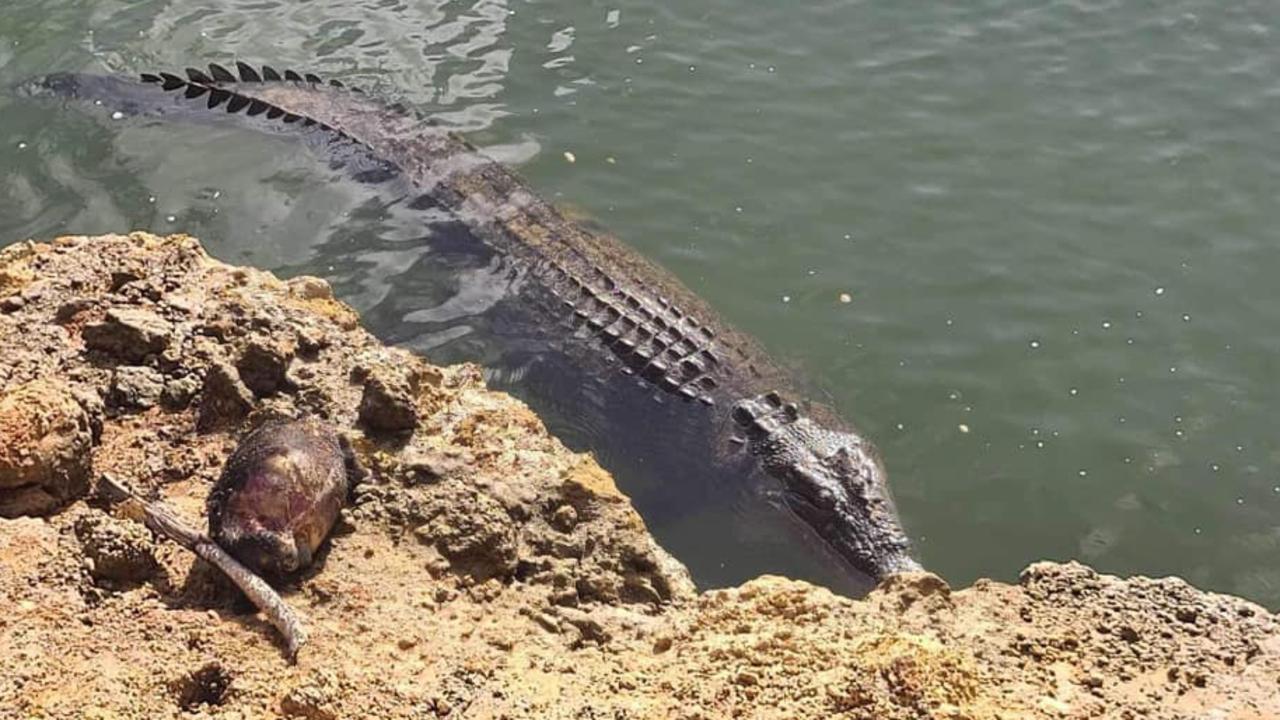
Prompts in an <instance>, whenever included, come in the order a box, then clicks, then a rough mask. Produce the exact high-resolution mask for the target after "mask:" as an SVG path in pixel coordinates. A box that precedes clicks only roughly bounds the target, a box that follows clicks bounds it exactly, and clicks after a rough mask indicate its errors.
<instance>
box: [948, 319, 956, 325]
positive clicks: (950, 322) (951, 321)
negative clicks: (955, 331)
mask: <svg viewBox="0 0 1280 720" xmlns="http://www.w3.org/2000/svg"><path fill="white" fill-rule="evenodd" d="M954 324H955V321H954V320H952V319H951V318H947V327H951V326H952V325H954Z"/></svg>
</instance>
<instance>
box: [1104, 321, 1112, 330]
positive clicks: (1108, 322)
mask: <svg viewBox="0 0 1280 720" xmlns="http://www.w3.org/2000/svg"><path fill="white" fill-rule="evenodd" d="M1102 329H1103V330H1110V329H1111V321H1110V320H1103V321H1102Z"/></svg>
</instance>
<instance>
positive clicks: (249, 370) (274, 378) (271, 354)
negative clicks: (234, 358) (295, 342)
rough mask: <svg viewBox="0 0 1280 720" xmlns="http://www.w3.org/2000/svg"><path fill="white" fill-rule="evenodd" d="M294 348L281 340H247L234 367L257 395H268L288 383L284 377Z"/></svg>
mask: <svg viewBox="0 0 1280 720" xmlns="http://www.w3.org/2000/svg"><path fill="white" fill-rule="evenodd" d="M293 355H294V349H293V348H292V347H290V346H289V345H288V344H286V343H283V342H272V341H269V340H264V339H254V340H252V341H250V342H249V345H248V346H247V347H246V348H245V350H244V353H243V354H241V356H240V361H239V362H238V363H236V369H237V370H238V371H239V373H240V379H241V380H242V381H243V382H244V384H245V385H246V386H247V387H248V388H249V389H250V390H252V391H253V393H254V394H255V395H257V396H258V397H268V396H270V395H274V394H275V393H276V392H278V391H280V390H281V389H283V388H285V387H286V386H287V385H288V382H287V381H286V379H285V377H286V375H287V374H288V372H289V363H290V361H292V360H293Z"/></svg>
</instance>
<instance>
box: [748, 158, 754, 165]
mask: <svg viewBox="0 0 1280 720" xmlns="http://www.w3.org/2000/svg"><path fill="white" fill-rule="evenodd" d="M753 162H755V161H754V160H752V159H751V158H747V164H748V165H750V164H751V163H753Z"/></svg>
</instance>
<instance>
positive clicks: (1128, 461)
mask: <svg viewBox="0 0 1280 720" xmlns="http://www.w3.org/2000/svg"><path fill="white" fill-rule="evenodd" d="M1132 462H1133V458H1131V457H1126V458H1125V459H1124V464H1125V465H1128V464H1130V463H1132Z"/></svg>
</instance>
